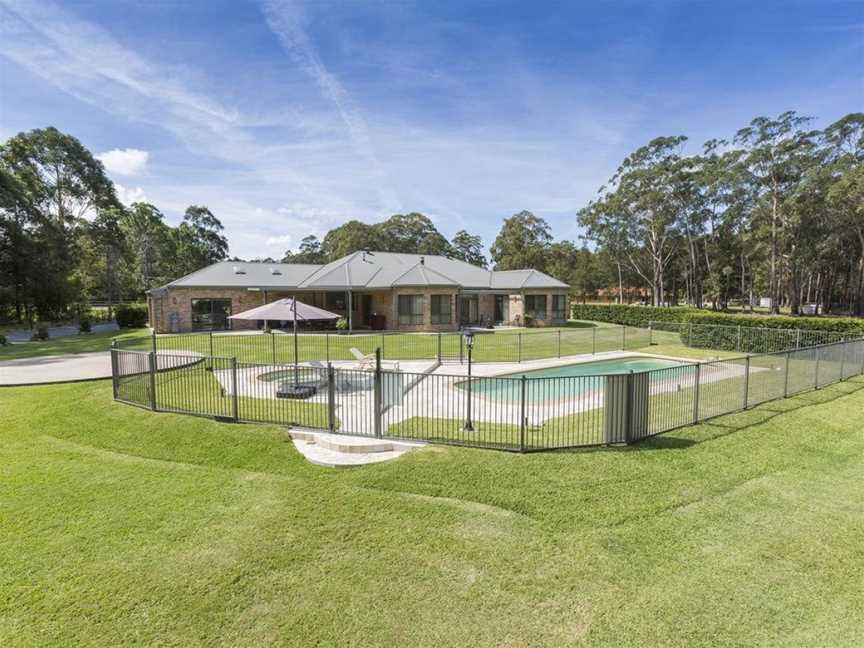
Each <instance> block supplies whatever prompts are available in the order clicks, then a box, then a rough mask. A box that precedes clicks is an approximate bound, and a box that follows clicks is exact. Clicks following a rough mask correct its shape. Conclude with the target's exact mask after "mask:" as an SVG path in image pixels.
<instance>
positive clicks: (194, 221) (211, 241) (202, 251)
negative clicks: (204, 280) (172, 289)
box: [172, 205, 228, 276]
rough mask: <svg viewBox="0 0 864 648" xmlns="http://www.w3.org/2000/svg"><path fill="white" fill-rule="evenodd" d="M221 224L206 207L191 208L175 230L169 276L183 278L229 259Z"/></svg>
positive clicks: (196, 206)
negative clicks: (172, 262) (173, 259)
mask: <svg viewBox="0 0 864 648" xmlns="http://www.w3.org/2000/svg"><path fill="white" fill-rule="evenodd" d="M224 229H225V228H224V227H223V226H222V222H221V221H220V220H219V219H218V218H216V216H214V215H213V212H211V211H210V210H209V209H208V208H207V207H204V206H200V205H191V206H190V207H188V208H187V209H186V213H185V214H184V215H183V221H182V222H181V223H180V224H179V225H178V226H177V227H176V228H175V229H174V231H173V236H174V243H175V252H174V254H175V266H174V267H173V268H172V274H175V275H178V276H183V275H186V274H189V273H190V272H194V271H195V270H199V269H201V268H203V267H205V266H208V265H211V264H213V263H216V262H218V261H224V260H225V259H227V258H228V239H226V238H225V235H224V234H223V232H224Z"/></svg>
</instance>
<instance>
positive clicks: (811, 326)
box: [683, 309, 864, 334]
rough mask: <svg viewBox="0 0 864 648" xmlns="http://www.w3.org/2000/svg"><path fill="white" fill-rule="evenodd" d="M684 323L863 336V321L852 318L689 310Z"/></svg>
mask: <svg viewBox="0 0 864 648" xmlns="http://www.w3.org/2000/svg"><path fill="white" fill-rule="evenodd" d="M683 321H685V322H693V323H694V324H714V325H718V326H746V327H749V328H771V329H793V330H795V329H801V330H805V331H831V332H833V333H862V334H864V319H860V318H854V317H788V316H784V315H772V316H767V315H734V314H731V313H713V312H711V311H697V310H694V309H689V313H688V315H687V317H685V318H684V320H683Z"/></svg>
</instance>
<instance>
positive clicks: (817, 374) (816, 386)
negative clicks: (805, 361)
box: [813, 346, 822, 389]
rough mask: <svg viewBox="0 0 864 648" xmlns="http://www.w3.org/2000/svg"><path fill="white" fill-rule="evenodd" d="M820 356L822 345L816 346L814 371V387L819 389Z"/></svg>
mask: <svg viewBox="0 0 864 648" xmlns="http://www.w3.org/2000/svg"><path fill="white" fill-rule="evenodd" d="M821 356H822V347H818V346H817V347H816V371H815V372H814V373H815V374H816V375H815V376H814V383H815V385H814V387H813V388H814V389H819V360H820V359H821Z"/></svg>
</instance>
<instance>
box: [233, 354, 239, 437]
mask: <svg viewBox="0 0 864 648" xmlns="http://www.w3.org/2000/svg"><path fill="white" fill-rule="evenodd" d="M231 418H233V419H234V420H235V421H238V420H240V402H239V400H238V398H237V356H234V357H233V358H231Z"/></svg>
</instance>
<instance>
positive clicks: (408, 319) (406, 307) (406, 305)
mask: <svg viewBox="0 0 864 648" xmlns="http://www.w3.org/2000/svg"><path fill="white" fill-rule="evenodd" d="M422 323H423V295H399V324H422Z"/></svg>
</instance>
